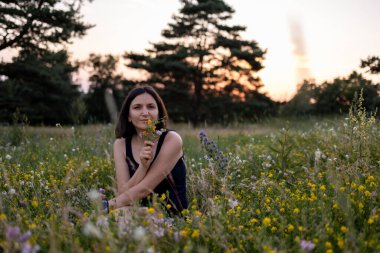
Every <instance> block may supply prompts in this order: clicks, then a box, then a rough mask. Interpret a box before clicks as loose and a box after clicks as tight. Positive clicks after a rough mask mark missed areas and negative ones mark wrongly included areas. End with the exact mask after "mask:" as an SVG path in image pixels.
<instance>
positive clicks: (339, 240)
mask: <svg viewBox="0 0 380 253" xmlns="http://www.w3.org/2000/svg"><path fill="white" fill-rule="evenodd" d="M338 247H339V248H340V249H343V248H344V240H343V239H342V238H339V239H338Z"/></svg>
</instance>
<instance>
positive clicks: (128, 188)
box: [107, 86, 188, 214]
mask: <svg viewBox="0 0 380 253" xmlns="http://www.w3.org/2000/svg"><path fill="white" fill-rule="evenodd" d="M167 119H168V115H167V112H166V108H165V105H164V103H163V102H162V99H161V98H160V96H159V95H158V94H157V92H156V91H155V90H154V89H153V88H152V87H150V86H142V87H137V88H135V89H133V90H132V91H130V92H129V94H128V96H127V97H126V99H125V100H124V102H123V106H122V108H121V112H120V114H119V119H118V123H117V126H116V131H115V133H116V141H115V143H114V158H115V167H116V183H117V197H116V198H114V199H111V200H110V201H108V202H107V209H108V210H110V209H111V210H112V209H117V208H122V207H126V206H129V205H132V204H133V203H134V202H136V201H139V200H142V204H143V205H148V204H149V202H148V196H149V195H151V194H152V193H157V194H158V195H159V196H161V195H162V194H163V193H165V194H166V193H167V192H168V193H169V196H168V198H167V201H168V204H170V206H171V208H170V211H171V212H172V213H174V214H177V213H179V212H181V211H182V210H183V209H185V208H187V205H188V204H187V199H186V166H185V162H184V159H183V151H182V139H181V137H180V136H179V135H178V134H177V133H176V132H174V131H171V130H166V131H164V132H163V133H162V134H161V135H160V136H157V138H158V140H157V141H151V140H144V135H143V133H144V131H145V130H146V129H147V125H148V122H149V121H153V122H154V121H155V120H158V121H159V122H160V123H158V124H157V126H156V128H157V129H166V122H167Z"/></svg>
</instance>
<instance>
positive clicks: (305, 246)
mask: <svg viewBox="0 0 380 253" xmlns="http://www.w3.org/2000/svg"><path fill="white" fill-rule="evenodd" d="M300 246H301V249H302V250H304V251H311V250H313V249H314V247H315V244H314V243H313V242H311V241H305V240H301V242H300Z"/></svg>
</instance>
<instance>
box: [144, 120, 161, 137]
mask: <svg viewBox="0 0 380 253" xmlns="http://www.w3.org/2000/svg"><path fill="white" fill-rule="evenodd" d="M163 120H164V119H155V120H152V119H148V120H147V126H146V129H145V130H144V131H143V132H142V134H141V135H142V136H141V138H143V139H144V140H147V141H152V142H154V141H156V140H157V139H158V138H160V136H161V134H162V133H163V132H165V131H166V129H164V128H161V129H159V130H157V124H159V123H161V122H163Z"/></svg>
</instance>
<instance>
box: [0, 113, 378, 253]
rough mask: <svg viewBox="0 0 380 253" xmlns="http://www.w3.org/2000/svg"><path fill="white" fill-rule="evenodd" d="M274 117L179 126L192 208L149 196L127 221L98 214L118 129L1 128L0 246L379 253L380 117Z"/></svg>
mask: <svg viewBox="0 0 380 253" xmlns="http://www.w3.org/2000/svg"><path fill="white" fill-rule="evenodd" d="M277 125H278V126H279V127H278V128H277V127H275V126H272V127H271V128H270V129H269V128H268V129H269V130H265V129H266V128H265V127H264V126H261V127H260V126H256V128H251V131H250V130H249V128H248V130H247V129H245V130H242V129H238V128H234V129H228V130H223V129H214V128H209V129H208V128H205V129H204V130H202V131H195V130H192V129H186V128H180V127H179V128H178V131H179V132H180V134H181V135H182V137H183V140H184V151H185V156H186V163H187V166H188V174H187V180H188V197H189V201H190V206H189V209H187V210H185V211H184V212H183V213H182V216H180V217H174V218H173V217H168V216H167V215H166V212H165V209H166V208H167V206H165V204H164V203H165V199H166V198H167V196H165V195H163V196H154V204H153V206H152V207H149V208H146V209H139V208H138V207H137V206H136V207H134V208H132V210H131V211H130V218H129V219H125V220H120V219H119V218H118V217H119V216H118V213H116V212H113V213H111V214H108V215H104V214H102V213H101V210H100V208H101V204H100V203H101V199H100V193H102V194H105V195H107V196H108V197H112V196H114V193H115V182H114V165H113V157H112V145H113V140H114V139H113V126H110V125H107V126H88V127H62V126H60V125H59V124H58V125H57V126H56V127H55V128H32V127H28V126H25V125H19V126H17V127H13V128H10V127H2V128H1V129H0V130H1V131H0V136H1V144H0V178H1V180H0V247H1V249H0V252H329V253H332V252H380V240H379V238H380V196H379V190H380V145H379V143H380V128H379V126H380V125H379V122H376V120H375V118H374V117H371V116H368V115H367V114H366V113H365V111H364V110H363V109H362V108H360V106H359V107H358V109H357V110H352V111H351V113H350V115H348V116H347V118H346V119H338V120H334V121H332V120H327V121H316V122H314V123H312V124H310V125H309V126H307V127H299V122H293V123H292V122H290V123H288V124H286V123H283V124H277ZM173 128H176V126H174V127H173ZM255 129H261V130H260V131H256V130H255ZM263 129H264V130H263Z"/></svg>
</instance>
